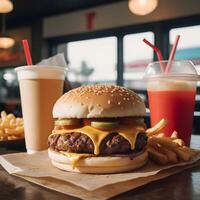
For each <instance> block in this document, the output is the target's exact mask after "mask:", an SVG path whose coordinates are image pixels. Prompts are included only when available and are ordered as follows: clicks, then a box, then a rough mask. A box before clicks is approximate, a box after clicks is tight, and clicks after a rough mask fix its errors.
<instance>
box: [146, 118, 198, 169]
mask: <svg viewBox="0 0 200 200" xmlns="http://www.w3.org/2000/svg"><path fill="white" fill-rule="evenodd" d="M165 124H166V121H165V120H161V121H160V122H159V123H158V124H156V125H155V126H154V127H152V128H150V129H147V136H148V145H147V150H148V153H149V157H150V159H151V160H153V161H154V162H156V163H157V164H160V165H166V164H170V163H173V164H175V163H178V162H179V161H185V162H187V161H189V160H190V159H192V158H193V157H194V156H196V155H197V152H196V151H195V150H193V149H190V148H189V147H187V146H185V143H184V141H183V140H182V139H180V138H178V133H177V132H176V131H174V132H173V133H172V134H171V137H170V138H169V137H165V135H164V133H160V130H161V129H162V128H163V127H164V126H165Z"/></svg>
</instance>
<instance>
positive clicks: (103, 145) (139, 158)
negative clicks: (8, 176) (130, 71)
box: [48, 85, 148, 174]
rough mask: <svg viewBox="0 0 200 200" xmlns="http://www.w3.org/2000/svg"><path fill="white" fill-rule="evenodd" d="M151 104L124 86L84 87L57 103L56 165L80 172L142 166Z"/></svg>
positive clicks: (52, 147)
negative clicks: (147, 112)
mask: <svg viewBox="0 0 200 200" xmlns="http://www.w3.org/2000/svg"><path fill="white" fill-rule="evenodd" d="M144 115H145V105H144V102H143V101H142V99H141V98H140V97H139V96H138V95H137V94H135V93H134V92H132V91H131V90H128V89H126V88H123V87H119V86H113V85H110V86H108V85H107V86H106V85H90V86H82V87H79V88H76V89H73V90H71V91H69V92H67V93H65V94H64V95H63V96H62V97H61V98H60V99H58V101H57V102H56V103H55V105H54V108H53V117H54V118H55V127H54V130H53V131H52V134H51V135H50V136H49V138H48V143H49V149H48V154H49V157H50V159H51V162H52V164H53V165H54V166H55V167H58V168H60V169H62V170H66V171H73V172H80V173H98V174H99V173H117V172H125V171H130V170H133V169H137V168H139V167H141V166H143V165H144V164H145V163H146V161H147V158H148V154H147V151H146V149H145V146H146V143H147V136H146V134H145V128H146V126H145V124H144V120H143V117H144Z"/></svg>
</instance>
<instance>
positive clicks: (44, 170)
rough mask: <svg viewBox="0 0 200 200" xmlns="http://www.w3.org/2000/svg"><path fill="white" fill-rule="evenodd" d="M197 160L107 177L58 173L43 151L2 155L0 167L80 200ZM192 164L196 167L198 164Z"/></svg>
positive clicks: (149, 166)
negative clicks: (30, 153)
mask: <svg viewBox="0 0 200 200" xmlns="http://www.w3.org/2000/svg"><path fill="white" fill-rule="evenodd" d="M199 159H200V153H199V154H198V155H197V156H196V157H195V158H194V159H192V160H191V161H189V162H187V163H186V162H182V163H178V164H175V165H169V166H162V167H161V166H158V165H155V164H153V163H151V162H149V163H148V164H147V165H146V166H144V167H143V168H141V169H139V170H137V171H134V172H128V173H118V174H111V175H91V174H78V173H70V172H64V171H61V170H59V169H57V168H54V167H53V166H52V165H51V163H50V160H49V158H48V156H47V151H43V152H40V153H36V154H33V155H28V154H26V153H17V154H9V155H3V156H0V164H1V165H2V166H3V167H4V168H5V169H6V170H7V171H8V172H9V173H10V174H13V175H15V176H19V177H21V178H23V179H26V180H28V181H31V182H34V183H36V184H39V185H42V186H44V187H47V188H50V189H53V190H56V191H59V192H62V193H65V194H69V195H73V196H77V197H81V198H82V199H107V198H110V197H112V196H115V195H117V194H120V193H122V192H125V191H128V190H130V189H134V188H136V187H139V186H141V185H144V184H146V183H149V182H151V181H153V180H157V179H161V178H164V177H166V176H169V175H171V174H174V173H178V172H180V171H182V170H184V169H185V168H188V167H192V166H193V165H195V162H196V161H198V160H199ZM196 164H199V162H197V163H196ZM97 192H98V193H99V192H101V198H100V197H99V195H97Z"/></svg>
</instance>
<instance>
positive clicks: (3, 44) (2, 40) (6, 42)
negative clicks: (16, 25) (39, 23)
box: [0, 36, 15, 49]
mask: <svg viewBox="0 0 200 200" xmlns="http://www.w3.org/2000/svg"><path fill="white" fill-rule="evenodd" d="M14 44H15V40H14V39H13V38H11V37H9V36H1V37H0V48H1V49H8V48H10V47H12V46H13V45H14Z"/></svg>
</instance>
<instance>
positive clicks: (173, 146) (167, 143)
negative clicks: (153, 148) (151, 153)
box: [148, 137, 178, 151]
mask: <svg viewBox="0 0 200 200" xmlns="http://www.w3.org/2000/svg"><path fill="white" fill-rule="evenodd" d="M148 142H149V144H160V145H162V146H164V147H166V148H168V149H169V150H172V151H174V149H176V148H178V144H176V143H174V142H172V140H171V139H170V138H166V137H163V138H158V137H152V138H150V139H149V141H148Z"/></svg>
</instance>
